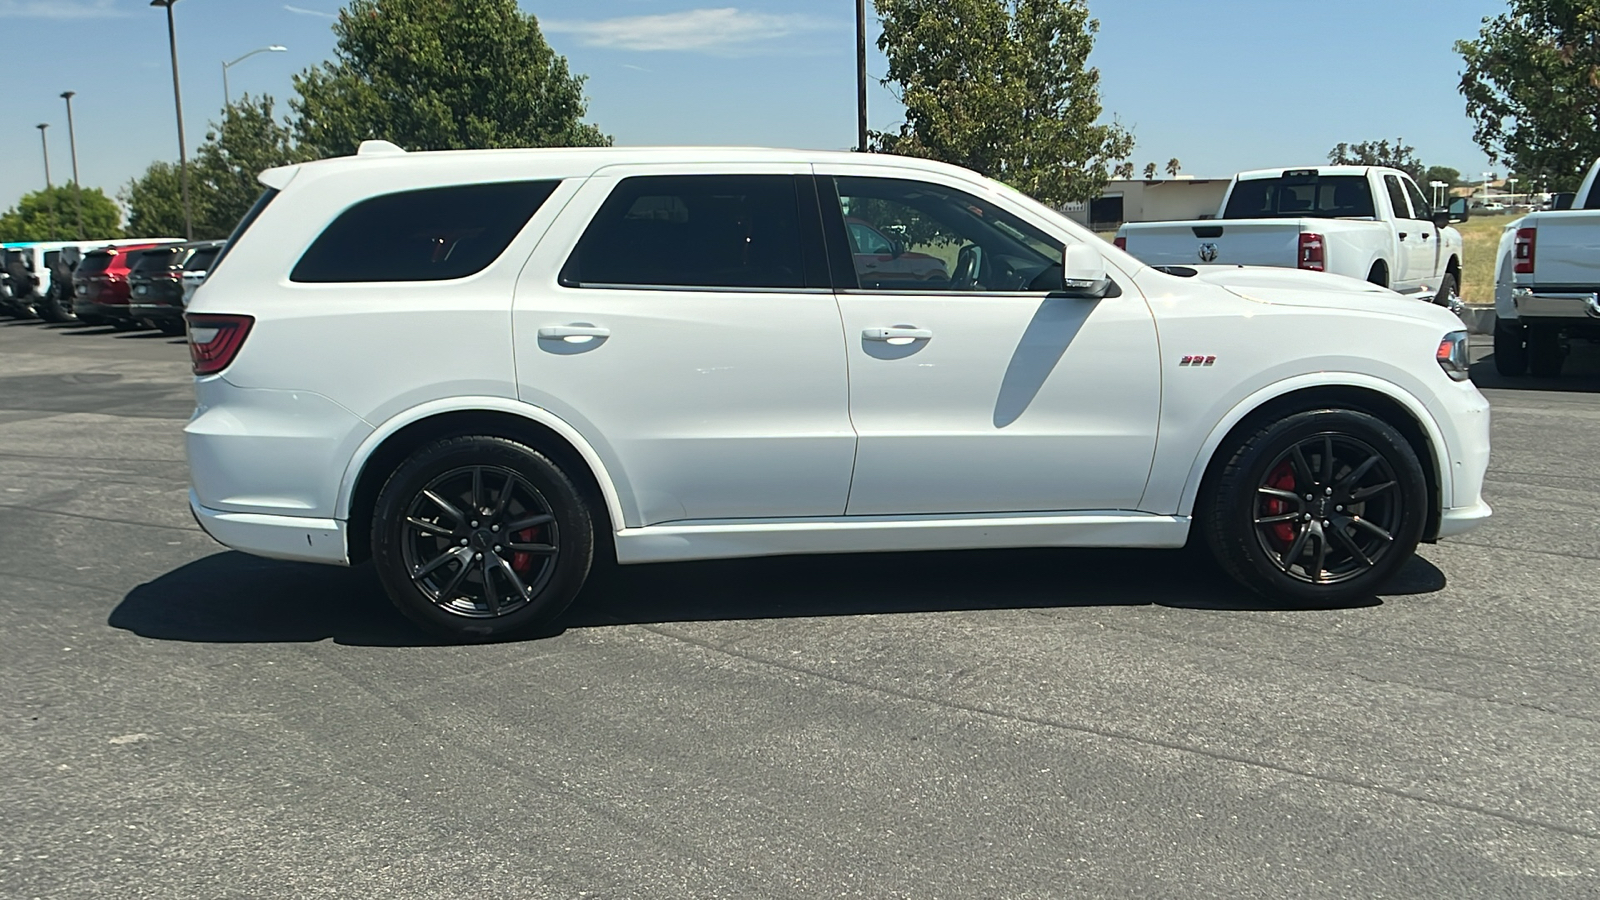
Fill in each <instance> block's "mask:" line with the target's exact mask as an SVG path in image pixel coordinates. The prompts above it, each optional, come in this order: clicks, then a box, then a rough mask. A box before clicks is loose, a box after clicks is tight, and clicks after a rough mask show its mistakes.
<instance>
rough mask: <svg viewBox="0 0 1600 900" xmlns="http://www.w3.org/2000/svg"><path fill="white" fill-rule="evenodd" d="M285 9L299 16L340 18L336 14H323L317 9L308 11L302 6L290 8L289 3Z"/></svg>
mask: <svg viewBox="0 0 1600 900" xmlns="http://www.w3.org/2000/svg"><path fill="white" fill-rule="evenodd" d="M283 8H284V9H286V10H288V11H289V12H292V13H294V14H295V15H297V16H316V17H317V18H319V19H337V18H339V16H338V14H336V13H330V12H321V11H319V10H315V9H306V8H304V7H301V6H290V5H288V4H287V3H285V4H284V6H283Z"/></svg>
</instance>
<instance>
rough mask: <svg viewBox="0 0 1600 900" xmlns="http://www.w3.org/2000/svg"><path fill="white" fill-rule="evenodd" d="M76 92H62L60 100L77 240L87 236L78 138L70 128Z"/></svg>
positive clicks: (84, 238)
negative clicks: (64, 108) (69, 151)
mask: <svg viewBox="0 0 1600 900" xmlns="http://www.w3.org/2000/svg"><path fill="white" fill-rule="evenodd" d="M76 93H77V91H62V92H61V99H63V100H65V101H67V146H69V147H71V148H72V202H73V205H74V206H76V207H77V213H78V240H80V241H82V240H86V239H87V238H88V237H89V236H88V235H87V234H84V231H83V187H82V186H81V185H82V182H80V181H79V180H78V136H77V132H76V131H74V130H73V127H72V97H73V95H74V94H76Z"/></svg>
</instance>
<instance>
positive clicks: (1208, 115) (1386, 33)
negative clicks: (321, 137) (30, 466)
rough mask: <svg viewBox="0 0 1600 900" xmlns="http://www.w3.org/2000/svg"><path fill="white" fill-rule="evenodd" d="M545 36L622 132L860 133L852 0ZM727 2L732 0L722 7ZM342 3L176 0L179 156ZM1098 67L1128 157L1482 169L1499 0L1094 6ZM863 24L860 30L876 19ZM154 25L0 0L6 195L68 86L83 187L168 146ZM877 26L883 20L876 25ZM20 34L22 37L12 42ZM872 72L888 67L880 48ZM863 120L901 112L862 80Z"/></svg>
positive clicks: (666, 8) (876, 123) (1220, 166)
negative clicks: (1343, 144) (1482, 92)
mask: <svg viewBox="0 0 1600 900" xmlns="http://www.w3.org/2000/svg"><path fill="white" fill-rule="evenodd" d="M521 4H522V7H523V8H524V9H525V10H527V11H528V12H531V13H533V14H535V15H537V16H538V17H539V19H540V22H541V24H542V25H543V26H544V29H545V32H546V37H547V38H548V39H549V41H550V43H551V44H552V46H554V47H555V48H556V50H557V51H558V52H560V53H563V54H565V55H566V56H567V58H568V59H569V61H570V62H571V65H572V68H573V70H574V71H576V72H580V73H583V74H586V75H588V76H589V81H588V85H587V94H588V96H589V100H590V104H589V119H590V120H591V121H593V122H596V123H598V124H599V125H600V126H601V128H603V129H604V130H605V131H607V132H608V133H610V134H612V135H614V136H615V138H616V141H617V143H619V144H632V145H640V144H669V143H670V144H755V145H773V146H793V147H822V148H840V149H843V148H848V147H849V146H851V145H852V144H853V143H854V141H855V107H854V102H855V101H854V97H855V91H854V69H853V65H854V64H853V58H854V56H853V53H854V51H853V42H854V24H853V23H854V12H853V10H854V5H853V3H852V0H584V2H573V0H521ZM724 4H729V5H724ZM339 5H340V4H339V2H337V0H294V2H290V3H283V2H273V0H180V2H179V3H178V4H177V6H176V7H175V11H176V15H177V23H178V52H179V64H180V67H181V73H182V76H183V91H184V110H185V113H186V116H185V121H186V127H187V129H188V133H189V143H190V146H191V148H192V147H194V146H196V145H197V144H198V143H199V142H200V140H201V139H202V138H203V136H204V133H205V129H206V123H207V122H208V121H209V120H211V119H214V118H215V117H216V114H217V113H216V111H217V110H219V109H220V108H221V106H222V78H221V74H220V73H221V63H222V60H223V59H233V58H235V57H237V56H239V55H241V54H243V53H246V52H248V51H250V50H252V49H254V48H257V47H261V46H264V45H268V44H282V45H284V46H286V47H288V50H287V51H286V52H283V53H263V54H260V55H257V56H254V57H251V58H250V59H248V60H245V61H244V62H242V63H240V64H238V65H237V66H234V67H233V68H231V69H230V70H229V76H228V80H229V86H230V88H231V91H232V93H233V94H234V96H235V97H237V96H238V95H239V94H241V93H244V92H246V91H248V92H250V93H253V94H259V93H263V92H265V93H268V94H271V95H273V96H274V97H276V98H277V99H278V101H279V106H280V108H281V109H282V110H283V111H285V112H287V103H286V102H285V101H286V98H288V97H289V96H290V94H291V84H290V75H291V74H293V73H294V72H297V71H300V70H302V69H304V68H306V67H308V66H312V65H315V64H316V63H318V62H320V61H322V60H323V59H326V58H328V57H329V56H331V55H332V51H333V35H332V32H331V31H330V29H329V26H330V25H331V24H332V21H333V14H334V12H335V11H336V10H337V9H338V8H339ZM1089 5H1090V10H1091V12H1092V13H1093V15H1094V16H1095V17H1096V18H1098V19H1099V20H1100V23H1101V31H1100V36H1099V40H1098V41H1097V43H1096V46H1095V51H1094V55H1093V57H1092V58H1091V62H1092V64H1094V65H1095V66H1098V67H1099V69H1100V72H1101V87H1102V99H1103V101H1104V105H1105V110H1106V116H1107V118H1110V117H1112V116H1115V118H1116V119H1117V120H1119V121H1121V122H1122V123H1123V124H1124V125H1126V126H1128V127H1129V128H1131V129H1132V130H1133V131H1134V133H1135V135H1136V137H1137V139H1138V147H1137V148H1136V150H1135V151H1134V161H1135V162H1136V163H1137V164H1138V165H1139V166H1140V167H1141V168H1142V167H1143V166H1144V164H1145V163H1146V162H1157V163H1159V164H1162V165H1164V164H1165V163H1166V161H1167V160H1168V159H1169V158H1171V157H1174V156H1176V157H1178V158H1179V159H1180V160H1182V161H1183V165H1184V171H1185V172H1186V173H1190V174H1194V175H1199V176H1225V175H1229V174H1231V173H1232V172H1234V171H1236V170H1240V169H1249V168H1257V167H1267V166H1278V165H1286V166H1287V165H1299V164H1305V163H1316V162H1320V161H1322V160H1323V159H1324V157H1325V154H1326V153H1327V151H1328V149H1329V148H1330V147H1332V146H1333V145H1334V144H1336V143H1338V142H1339V141H1352V142H1354V141H1361V140H1369V139H1370V140H1376V139H1379V138H1389V139H1391V140H1392V139H1394V138H1395V137H1404V138H1405V139H1406V142H1407V143H1409V144H1412V145H1414V146H1415V147H1416V148H1417V151H1418V155H1419V156H1421V157H1422V159H1423V160H1424V161H1425V162H1427V163H1429V164H1438V165H1448V166H1454V167H1456V168H1458V169H1461V170H1462V171H1463V172H1465V173H1469V174H1470V175H1471V176H1473V177H1476V174H1477V173H1480V172H1483V171H1486V170H1488V169H1489V168H1490V167H1489V164H1488V161H1487V160H1486V159H1485V157H1484V155H1483V153H1482V151H1481V150H1479V149H1478V147H1477V146H1476V145H1475V144H1474V143H1473V142H1472V127H1471V124H1470V123H1469V122H1468V120H1467V118H1466V114H1465V111H1464V107H1463V104H1462V100H1461V97H1460V95H1459V94H1458V93H1457V92H1456V83H1457V80H1458V75H1459V72H1460V58H1459V57H1457V56H1456V55H1455V54H1454V53H1453V52H1452V51H1451V44H1452V42H1453V41H1454V40H1456V39H1457V38H1466V37H1473V36H1475V35H1476V34H1477V32H1478V28H1479V24H1480V22H1481V20H1482V19H1483V18H1484V17H1485V16H1490V15H1495V14H1497V13H1499V12H1501V11H1503V10H1504V9H1505V8H1506V3H1505V0H1342V2H1339V3H1313V2H1307V0H1207V2H1196V0H1090V4H1089ZM869 27H870V26H869ZM166 38H167V35H166V18H165V15H164V13H163V12H162V10H160V9H153V8H151V7H150V6H149V2H148V0H0V40H3V42H4V46H6V47H8V48H11V49H12V51H13V52H12V54H10V55H9V57H8V58H9V61H10V65H8V66H7V77H6V80H5V83H6V91H5V103H4V104H3V105H0V110H3V111H4V113H5V115H3V116H0V208H5V207H9V206H11V205H13V204H14V203H15V202H16V200H17V198H18V197H19V196H20V195H21V194H22V193H24V192H25V191H30V190H36V189H38V188H39V187H42V186H43V182H44V172H43V166H42V161H41V152H40V146H39V132H38V130H37V129H35V128H34V127H33V126H34V125H35V124H36V123H39V122H48V123H50V125H51V127H50V129H49V137H50V166H51V176H52V178H54V179H55V180H56V181H57V182H61V181H64V180H66V179H67V178H68V177H70V171H71V170H70V160H69V156H68V151H67V129H66V113H65V106H64V104H63V103H62V101H61V99H60V96H59V95H60V94H61V92H62V91H64V90H74V91H76V92H77V96H76V97H75V98H74V99H73V114H74V118H75V120H76V125H77V136H78V159H79V167H80V171H81V175H82V178H83V183H84V184H85V185H97V186H101V187H104V188H106V189H107V191H108V192H114V191H115V189H117V188H118V187H120V186H121V185H123V184H125V183H126V182H127V181H128V180H129V179H130V178H132V177H134V176H135V175H137V174H138V173H139V172H141V171H143V169H144V167H145V166H146V165H148V164H149V163H150V161H151V160H154V159H158V158H159V159H176V158H177V137H176V131H175V126H174V113H173V105H172V81H171V71H170V68H169V64H168V57H167V40H166ZM874 38H875V34H874ZM16 48H34V49H33V50H32V51H30V52H27V53H24V54H21V55H18V54H17V53H16ZM868 66H869V69H870V71H871V73H872V74H873V75H874V76H878V75H881V74H882V72H883V69H884V62H883V59H882V57H880V56H878V55H877V53H876V51H875V50H874V51H873V53H872V55H871V56H870V58H869V62H868ZM869 110H870V113H869V114H870V120H871V123H872V126H873V127H874V128H889V127H892V126H894V125H896V124H898V122H899V121H900V118H901V115H900V110H899V108H898V106H897V105H896V104H895V102H894V98H893V96H892V95H890V94H889V93H888V92H887V91H885V90H884V89H882V88H880V87H877V86H876V85H875V86H874V87H873V89H872V91H871V94H870V97H869Z"/></svg>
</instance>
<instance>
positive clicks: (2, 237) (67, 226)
mask: <svg viewBox="0 0 1600 900" xmlns="http://www.w3.org/2000/svg"><path fill="white" fill-rule="evenodd" d="M82 200H83V231H84V236H85V237H87V238H89V239H91V240H94V239H100V238H106V239H110V238H119V237H122V229H121V228H118V227H117V226H118V224H119V223H120V222H121V221H122V210H120V209H118V208H117V204H116V203H114V202H113V201H112V199H111V198H110V197H107V196H106V194H105V192H104V191H102V190H100V189H99V188H84V189H83V191H82ZM76 202H77V198H76V197H75V196H74V194H73V190H72V183H71V182H68V183H67V184H62V185H57V186H55V187H54V188H51V189H50V191H49V192H48V193H47V192H45V191H34V192H33V193H31V194H24V195H23V196H22V199H21V200H19V201H17V205H16V206H13V207H11V208H10V209H8V210H6V211H5V212H4V213H0V241H75V240H77V239H78V216H77V207H76V206H75V204H76Z"/></svg>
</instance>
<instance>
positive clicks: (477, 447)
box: [372, 435, 594, 641]
mask: <svg viewBox="0 0 1600 900" xmlns="http://www.w3.org/2000/svg"><path fill="white" fill-rule="evenodd" d="M593 556H594V524H593V518H592V516H591V515H590V513H589V507H588V505H587V504H586V503H585V502H584V499H583V495H582V494H581V493H580V492H579V490H578V489H577V487H575V486H574V485H573V483H572V480H571V479H569V478H568V477H567V475H566V473H564V472H563V471H561V469H560V467H558V466H557V465H556V464H555V463H554V462H552V461H551V460H550V459H549V457H547V456H545V455H544V454H542V453H540V452H538V451H537V450H534V449H533V448H531V447H528V446H526V445H524V444H521V443H518V442H516V441H512V440H508V439H506V438H501V437H492V436H486V435H479V436H471V437H456V438H448V439H445V440H440V441H436V442H434V443H432V444H428V445H426V446H424V447H423V448H422V449H420V450H418V451H417V452H416V453H415V454H413V455H412V456H411V458H410V459H408V460H406V461H405V462H404V463H402V464H401V465H400V467H399V468H398V469H396V470H395V472H394V474H393V475H391V476H390V477H389V481H388V483H386V484H385V485H384V486H383V489H382V491H380V492H379V494H378V502H377V508H376V511H375V512H374V515H373V522H372V559H373V562H374V563H375V568H376V570H377V573H378V578H379V580H380V581H382V582H383V587H384V590H385V591H386V592H387V593H388V595H389V599H390V600H392V601H393V602H394V604H395V606H396V607H398V608H399V610H400V612H402V613H404V614H405V615H406V617H407V618H409V619H411V620H412V621H414V622H416V623H417V624H419V625H421V626H423V627H424V628H427V629H428V630H430V631H432V632H434V633H435V634H439V635H442V636H444V637H446V638H448V639H451V640H458V641H463V640H464V641H483V640H490V639H494V638H502V637H506V636H508V635H512V634H516V633H519V632H525V631H528V630H530V629H533V628H537V627H541V626H544V625H547V624H549V623H550V622H551V621H553V620H554V619H555V618H556V617H557V616H559V615H561V613H562V612H563V611H564V610H566V608H567V606H568V605H569V604H571V603H572V600H573V598H574V597H576V596H577V594H578V590H579V589H580V588H582V587H583V583H584V581H585V579H587V578H588V575H589V566H590V563H591V561H592V559H593Z"/></svg>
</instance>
